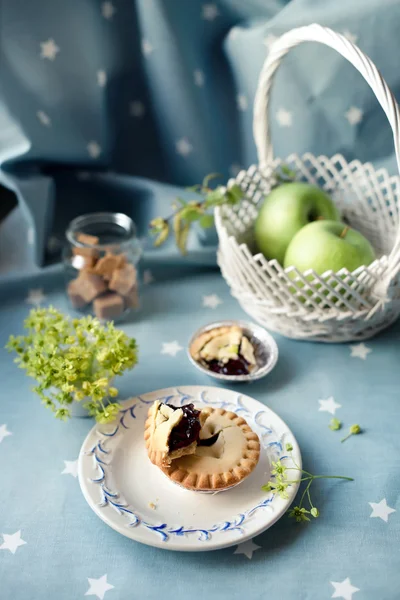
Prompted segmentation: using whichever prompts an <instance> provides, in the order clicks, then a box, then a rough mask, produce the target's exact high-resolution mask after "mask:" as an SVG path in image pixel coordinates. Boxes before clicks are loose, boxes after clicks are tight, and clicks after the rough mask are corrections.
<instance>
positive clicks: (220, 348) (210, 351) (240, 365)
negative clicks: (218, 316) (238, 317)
mask: <svg viewBox="0 0 400 600" xmlns="http://www.w3.org/2000/svg"><path fill="white" fill-rule="evenodd" d="M190 354H191V356H192V357H193V358H194V359H195V360H196V361H197V362H200V363H201V364H202V365H203V366H205V367H206V368H207V369H209V370H210V371H214V372H215V373H222V374H223V375H248V374H249V373H251V371H252V370H253V369H254V368H255V367H256V366H257V363H256V359H255V356H254V347H253V344H252V343H251V342H250V340H249V338H248V337H246V335H245V334H244V332H243V330H242V329H241V328H240V327H238V326H236V325H233V326H231V327H216V328H215V329H211V330H210V331H206V332H204V333H202V334H201V335H199V336H198V337H197V338H196V339H195V340H194V342H193V343H192V345H191V347H190Z"/></svg>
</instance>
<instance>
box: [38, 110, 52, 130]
mask: <svg viewBox="0 0 400 600" xmlns="http://www.w3.org/2000/svg"><path fill="white" fill-rule="evenodd" d="M36 116H37V118H38V119H39V121H40V122H41V124H42V125H44V126H45V127H50V125H51V119H50V117H49V115H47V114H46V113H45V112H44V110H38V111H37V113H36Z"/></svg>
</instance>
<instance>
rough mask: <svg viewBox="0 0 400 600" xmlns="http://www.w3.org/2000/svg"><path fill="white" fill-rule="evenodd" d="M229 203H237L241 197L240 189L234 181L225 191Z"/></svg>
mask: <svg viewBox="0 0 400 600" xmlns="http://www.w3.org/2000/svg"><path fill="white" fill-rule="evenodd" d="M225 196H226V199H227V201H228V203H229V204H237V203H238V202H240V200H241V199H242V198H243V192H242V189H241V188H240V187H239V186H238V185H237V184H236V183H235V184H234V185H233V186H232V187H230V188H229V189H228V190H227V191H226V193H225Z"/></svg>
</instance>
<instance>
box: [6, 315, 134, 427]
mask: <svg viewBox="0 0 400 600" xmlns="http://www.w3.org/2000/svg"><path fill="white" fill-rule="evenodd" d="M24 328H25V329H26V330H27V335H25V336H22V335H20V336H13V335H12V336H10V338H9V340H8V343H7V346H6V347H7V349H8V350H9V351H10V352H16V354H17V357H16V359H15V362H16V363H17V364H18V366H19V367H20V368H21V369H24V370H25V371H26V374H27V375H28V376H29V377H32V378H33V379H35V380H36V381H37V385H36V386H35V387H34V388H33V390H34V391H35V392H36V393H37V394H38V396H39V397H40V398H41V400H42V402H43V404H44V405H45V406H47V408H49V409H50V410H51V411H53V412H54V414H55V416H56V418H58V419H63V420H65V419H67V418H69V417H70V416H71V413H70V410H69V408H70V405H71V404H72V402H74V401H76V402H81V401H83V400H85V404H84V407H85V408H87V409H88V411H89V414H90V415H91V416H93V417H95V418H96V420H97V421H99V422H100V423H107V422H110V421H113V420H114V419H115V417H116V415H117V414H118V412H119V410H120V405H118V404H117V403H114V404H109V405H107V402H106V401H107V399H108V398H109V397H111V398H114V397H116V396H117V395H118V390H117V388H115V387H113V386H112V385H111V381H112V379H113V378H114V377H115V376H119V375H122V374H123V372H124V371H126V370H127V369H131V368H132V367H134V366H135V364H136V363H137V344H136V341H135V340H134V339H133V338H129V337H128V336H127V335H126V334H125V333H124V332H123V331H120V330H119V329H116V328H115V327H114V324H113V323H112V322H110V323H107V324H106V325H102V324H101V323H100V321H99V320H98V319H95V318H93V317H90V316H88V317H82V318H80V319H71V318H70V317H68V316H66V315H64V314H63V313H61V312H59V311H58V310H56V309H55V308H53V307H49V308H37V309H33V310H31V312H30V313H29V316H28V317H27V319H25V321H24Z"/></svg>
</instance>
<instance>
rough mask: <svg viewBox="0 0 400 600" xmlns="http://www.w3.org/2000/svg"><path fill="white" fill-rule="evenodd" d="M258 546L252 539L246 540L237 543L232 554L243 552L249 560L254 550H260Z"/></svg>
mask: <svg viewBox="0 0 400 600" xmlns="http://www.w3.org/2000/svg"><path fill="white" fill-rule="evenodd" d="M260 548H261V546H257V544H255V543H254V542H253V540H247V542H243V543H242V544H238V546H236V550H235V552H234V553H233V554H244V555H245V556H247V558H249V559H250V560H251V559H252V558H253V553H254V552H256V550H260Z"/></svg>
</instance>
